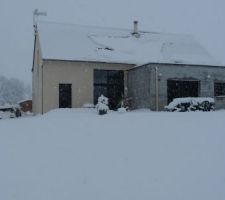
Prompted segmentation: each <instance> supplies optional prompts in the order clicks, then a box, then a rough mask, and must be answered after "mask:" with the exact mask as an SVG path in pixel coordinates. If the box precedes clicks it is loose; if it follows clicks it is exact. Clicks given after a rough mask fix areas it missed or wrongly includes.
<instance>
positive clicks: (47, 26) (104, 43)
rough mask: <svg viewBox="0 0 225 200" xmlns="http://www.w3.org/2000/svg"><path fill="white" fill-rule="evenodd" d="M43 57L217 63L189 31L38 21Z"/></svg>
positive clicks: (140, 61) (127, 61)
mask: <svg viewBox="0 0 225 200" xmlns="http://www.w3.org/2000/svg"><path fill="white" fill-rule="evenodd" d="M38 32H39V36H40V45H41V50H42V57H43V58H44V59H57V60H72V61H75V60H79V61H100V62H113V63H131V64H136V65H141V64H145V63H150V62H154V63H176V64H177V63H181V64H199V65H219V63H218V62H217V61H216V60H215V59H214V58H213V57H212V56H211V55H210V54H209V53H208V52H207V51H206V50H205V49H204V48H203V47H202V46H201V45H200V44H199V43H198V42H196V40H195V39H194V38H193V37H192V36H189V35H179V34H171V33H157V32H145V31H140V32H139V34H140V37H135V36H134V35H132V34H131V33H132V30H128V29H115V28H102V27H93V26H82V25H71V24H61V23H54V22H39V23H38Z"/></svg>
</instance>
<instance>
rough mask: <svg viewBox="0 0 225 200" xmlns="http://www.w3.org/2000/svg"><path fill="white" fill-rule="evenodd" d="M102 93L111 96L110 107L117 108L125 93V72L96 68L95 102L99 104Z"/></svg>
mask: <svg viewBox="0 0 225 200" xmlns="http://www.w3.org/2000/svg"><path fill="white" fill-rule="evenodd" d="M101 94H103V95H104V96H106V97H108V98H109V108H110V109H112V110H115V109H117V108H118V105H119V103H120V101H121V99H122V97H123V94H124V72H123V71H121V70H94V104H97V102H98V97H99V96H100V95H101Z"/></svg>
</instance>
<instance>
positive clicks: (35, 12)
mask: <svg viewBox="0 0 225 200" xmlns="http://www.w3.org/2000/svg"><path fill="white" fill-rule="evenodd" d="M38 16H47V12H40V11H39V10H38V9H37V8H36V9H35V10H34V12H33V25H34V27H37V18H38Z"/></svg>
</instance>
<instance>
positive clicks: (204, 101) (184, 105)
mask: <svg viewBox="0 0 225 200" xmlns="http://www.w3.org/2000/svg"><path fill="white" fill-rule="evenodd" d="M214 104H215V101H214V99H213V98H211V97H187V98H175V99H174V100H173V101H172V102H171V103H170V104H169V105H168V106H165V109H166V110H167V111H172V112H175V111H176V112H186V111H197V110H200V111H211V110H214Z"/></svg>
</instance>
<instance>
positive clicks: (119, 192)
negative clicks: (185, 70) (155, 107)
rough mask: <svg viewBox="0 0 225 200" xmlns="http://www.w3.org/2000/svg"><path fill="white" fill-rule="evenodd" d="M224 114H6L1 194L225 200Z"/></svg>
mask: <svg viewBox="0 0 225 200" xmlns="http://www.w3.org/2000/svg"><path fill="white" fill-rule="evenodd" d="M224 119H225V112H224V111H218V112H211V113H201V112H198V113H166V112H161V113H155V112H146V111H136V112H126V113H119V112H110V113H109V114H107V115H103V116H100V115H98V114H97V112H96V110H95V109H71V110H69V109H60V110H55V111H51V112H49V113H47V114H45V115H43V116H37V117H29V118H20V119H8V120H1V121H0V130H1V131H0V163H1V164H0V199H2V200H40V199H41V200H62V199H79V200H90V199H92V200H115V199H117V200H126V199H127V200H128V199H138V200H149V199H157V200H165V199H167V200H174V199H182V200H190V199H191V200H212V199H216V200H224V199H225V190H224V188H225V170H224V169H225V134H224V130H225V124H224ZM162 124H163V125H162Z"/></svg>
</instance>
